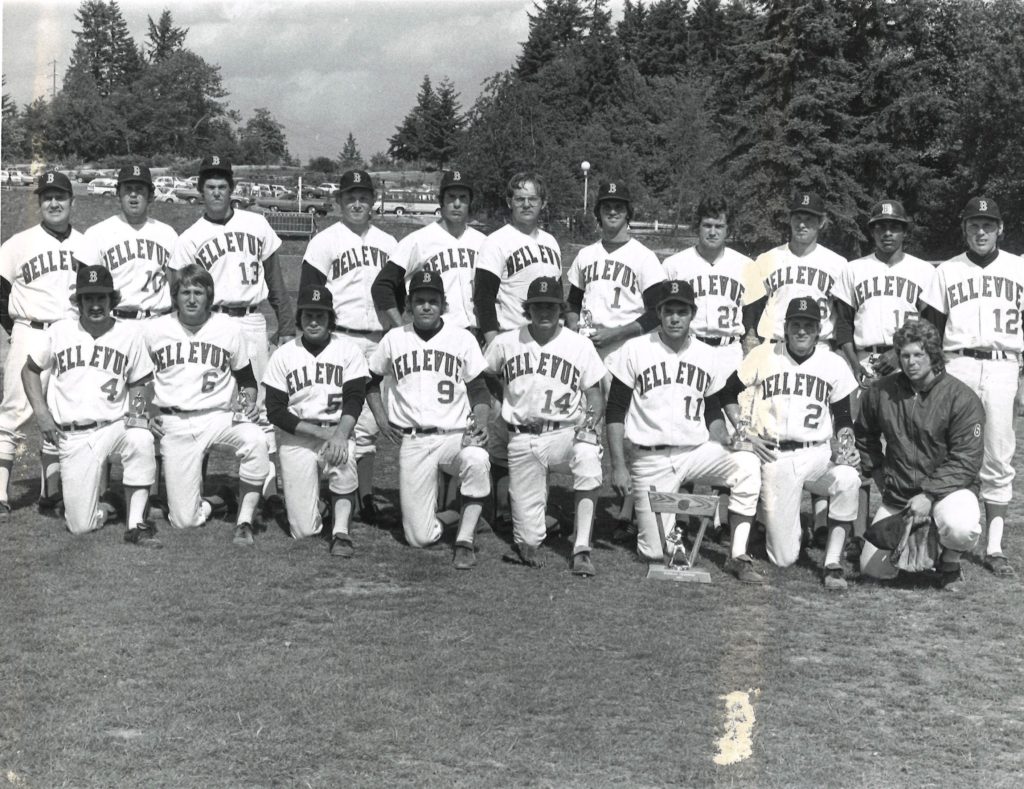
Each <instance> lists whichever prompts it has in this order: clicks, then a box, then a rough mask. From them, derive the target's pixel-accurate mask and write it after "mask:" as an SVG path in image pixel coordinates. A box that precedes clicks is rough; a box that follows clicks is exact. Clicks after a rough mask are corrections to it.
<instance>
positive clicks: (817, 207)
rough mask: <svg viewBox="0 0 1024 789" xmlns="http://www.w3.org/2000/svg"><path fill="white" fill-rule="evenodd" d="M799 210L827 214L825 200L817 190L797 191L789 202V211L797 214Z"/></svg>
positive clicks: (807, 212)
mask: <svg viewBox="0 0 1024 789" xmlns="http://www.w3.org/2000/svg"><path fill="white" fill-rule="evenodd" d="M797 211H803V212H804V213H805V214H816V215H817V216H825V201H824V200H822V199H821V195H819V194H818V193H817V192H797V193H796V194H795V195H793V200H792V201H791V202H790V204H789V213H791V214H795V213H796V212H797Z"/></svg>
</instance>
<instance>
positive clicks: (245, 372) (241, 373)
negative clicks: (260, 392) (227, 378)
mask: <svg viewBox="0 0 1024 789" xmlns="http://www.w3.org/2000/svg"><path fill="white" fill-rule="evenodd" d="M231 375H233V376H234V378H235V383H237V384H238V388H239V389H255V388H256V376H255V375H253V373H252V365H251V364H247V365H245V367H243V368H241V369H240V370H232V371H231Z"/></svg>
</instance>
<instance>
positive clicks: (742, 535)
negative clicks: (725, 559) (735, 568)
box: [729, 513, 750, 559]
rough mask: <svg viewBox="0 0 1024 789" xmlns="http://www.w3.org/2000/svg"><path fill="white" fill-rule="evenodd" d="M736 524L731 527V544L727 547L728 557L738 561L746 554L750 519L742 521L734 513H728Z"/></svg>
mask: <svg viewBox="0 0 1024 789" xmlns="http://www.w3.org/2000/svg"><path fill="white" fill-rule="evenodd" d="M730 516H731V518H732V519H735V520H736V522H735V523H734V524H733V526H732V544H731V545H730V546H729V555H730V556H731V557H732V558H733V559H738V558H739V557H741V556H743V554H745V553H746V552H747V541H748V540H749V539H750V518H743V519H742V520H741V519H740V518H739V516H737V515H736V514H735V513H730Z"/></svg>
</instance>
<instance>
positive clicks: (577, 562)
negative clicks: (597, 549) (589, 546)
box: [572, 551, 597, 578]
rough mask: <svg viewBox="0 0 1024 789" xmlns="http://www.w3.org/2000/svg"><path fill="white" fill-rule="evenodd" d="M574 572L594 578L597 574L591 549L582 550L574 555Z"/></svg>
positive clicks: (574, 573)
mask: <svg viewBox="0 0 1024 789" xmlns="http://www.w3.org/2000/svg"><path fill="white" fill-rule="evenodd" d="M572 574H573V575H579V576H581V577H583V578H593V577H594V576H595V575H597V570H595V569H594V563H593V562H592V561H590V551H580V552H579V553H574V554H573V556H572Z"/></svg>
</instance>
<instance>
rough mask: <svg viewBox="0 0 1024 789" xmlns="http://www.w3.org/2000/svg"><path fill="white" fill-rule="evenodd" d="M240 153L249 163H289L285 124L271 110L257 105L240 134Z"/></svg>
mask: <svg viewBox="0 0 1024 789" xmlns="http://www.w3.org/2000/svg"><path fill="white" fill-rule="evenodd" d="M238 147H239V155H240V156H241V157H242V159H243V160H244V161H245V162H246V163H247V164H288V162H289V161H291V156H290V155H289V153H288V140H287V139H286V137H285V133H284V126H282V125H281V124H280V123H278V122H277V121H276V120H275V119H274V116H273V115H271V114H270V110H268V109H267V108H266V107H257V108H256V109H255V110H254V111H253V116H252V117H251V118H249V120H248V121H246V124H245V127H244V128H243V129H242V130H241V132H240V134H239V135H238Z"/></svg>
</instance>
